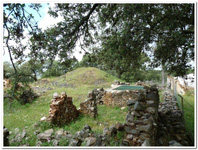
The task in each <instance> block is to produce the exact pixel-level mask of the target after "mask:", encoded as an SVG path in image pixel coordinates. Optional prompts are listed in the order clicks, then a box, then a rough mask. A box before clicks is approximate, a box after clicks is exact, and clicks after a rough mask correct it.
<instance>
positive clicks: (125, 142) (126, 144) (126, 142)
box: [122, 139, 130, 146]
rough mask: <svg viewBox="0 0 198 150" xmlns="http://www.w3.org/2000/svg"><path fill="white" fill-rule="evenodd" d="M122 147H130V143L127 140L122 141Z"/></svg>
mask: <svg viewBox="0 0 198 150" xmlns="http://www.w3.org/2000/svg"><path fill="white" fill-rule="evenodd" d="M122 145H123V146H129V145H130V144H129V141H128V140H127V139H124V140H122Z"/></svg>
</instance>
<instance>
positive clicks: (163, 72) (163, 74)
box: [162, 65, 165, 86]
mask: <svg viewBox="0 0 198 150" xmlns="http://www.w3.org/2000/svg"><path fill="white" fill-rule="evenodd" d="M164 84H165V70H164V65H162V86H164Z"/></svg>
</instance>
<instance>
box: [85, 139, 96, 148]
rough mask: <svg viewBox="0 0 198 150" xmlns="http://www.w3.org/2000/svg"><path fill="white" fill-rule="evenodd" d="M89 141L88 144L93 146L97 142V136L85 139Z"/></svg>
mask: <svg viewBox="0 0 198 150" xmlns="http://www.w3.org/2000/svg"><path fill="white" fill-rule="evenodd" d="M85 141H87V144H86V146H93V145H94V144H95V143H96V138H95V137H88V138H86V139H85Z"/></svg>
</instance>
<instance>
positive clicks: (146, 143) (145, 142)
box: [141, 139, 151, 146]
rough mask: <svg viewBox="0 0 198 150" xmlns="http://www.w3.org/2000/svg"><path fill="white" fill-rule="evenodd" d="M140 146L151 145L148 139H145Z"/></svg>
mask: <svg viewBox="0 0 198 150" xmlns="http://www.w3.org/2000/svg"><path fill="white" fill-rule="evenodd" d="M141 146H151V145H150V143H149V141H148V140H147V139H146V140H145V141H144V142H143V143H142V145H141Z"/></svg>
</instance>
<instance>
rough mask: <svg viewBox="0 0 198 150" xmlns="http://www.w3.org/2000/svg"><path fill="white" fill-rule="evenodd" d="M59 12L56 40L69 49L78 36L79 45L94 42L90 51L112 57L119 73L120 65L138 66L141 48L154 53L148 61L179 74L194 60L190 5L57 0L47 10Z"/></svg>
mask: <svg viewBox="0 0 198 150" xmlns="http://www.w3.org/2000/svg"><path fill="white" fill-rule="evenodd" d="M70 12H72V13H70ZM59 13H60V14H61V15H62V16H64V21H62V22H60V23H58V24H57V25H56V27H55V28H56V30H60V31H59V35H60V36H61V37H65V38H64V39H62V38H61V42H63V41H62V40H64V41H65V42H64V46H65V47H66V49H67V50H71V49H72V48H74V46H75V44H76V42H77V41H81V37H82V38H83V40H84V45H81V46H84V47H87V46H89V45H91V44H93V43H94V42H95V43H96V42H97V43H98V44H97V46H96V47H97V48H96V49H95V50H94V51H93V52H94V53H98V51H100V52H101V53H102V54H101V57H102V60H103V61H105V60H106V61H105V62H106V63H110V62H113V64H114V66H115V68H114V69H115V70H116V72H118V74H119V77H120V76H121V74H122V72H123V70H126V69H125V68H136V67H137V68H138V67H139V61H138V60H140V56H141V54H142V53H145V54H146V55H150V54H151V56H152V55H153V56H154V59H153V60H154V61H153V66H155V67H157V66H160V65H165V67H166V70H167V71H169V72H175V73H176V74H178V75H179V74H180V75H183V74H184V73H185V72H186V69H188V68H189V66H188V62H189V61H190V60H193V59H194V49H193V48H194V42H193V41H194V5H193V4H168V5H167V4H56V7H55V8H54V10H51V11H50V14H51V15H52V16H54V17H57V16H58V15H59ZM91 30H93V32H90V31H91ZM63 31H65V32H63ZM62 33H63V34H62ZM151 44H152V45H154V44H155V45H156V49H155V51H153V48H152V47H151V46H150V45H151ZM60 45H62V44H60ZM175 58H177V59H175ZM109 66H110V65H109ZM116 66H117V67H116Z"/></svg>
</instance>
